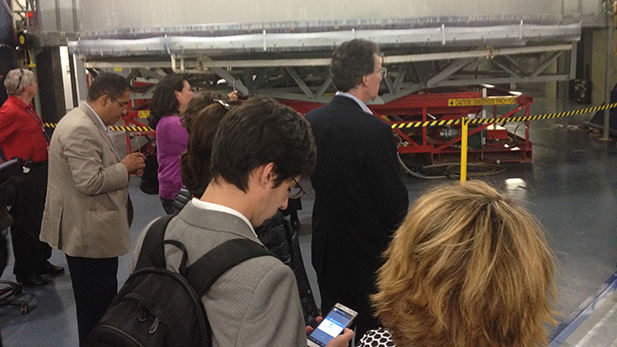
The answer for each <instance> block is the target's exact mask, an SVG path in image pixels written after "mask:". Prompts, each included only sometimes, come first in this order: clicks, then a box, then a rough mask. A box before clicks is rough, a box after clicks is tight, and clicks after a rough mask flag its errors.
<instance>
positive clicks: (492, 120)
mask: <svg viewBox="0 0 617 347" xmlns="http://www.w3.org/2000/svg"><path fill="white" fill-rule="evenodd" d="M615 107H617V103H612V104H608V105H603V106H596V107H589V108H584V109H580V110H574V111H566V112H558V113H548V114H540V115H536V116H521V117H506V118H475V119H469V121H468V124H492V123H511V122H529V121H533V120H541V119H552V118H561V117H570V116H576V115H579V114H583V113H591V112H598V111H602V110H606V109H607V108H615ZM461 122H462V120H461V119H460V118H459V119H449V120H430V121H424V122H423V121H420V122H400V123H395V124H392V129H409V128H422V127H434V126H444V125H457V124H461Z"/></svg>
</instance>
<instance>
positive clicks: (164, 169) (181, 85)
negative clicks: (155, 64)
mask: <svg viewBox="0 0 617 347" xmlns="http://www.w3.org/2000/svg"><path fill="white" fill-rule="evenodd" d="M191 99H193V91H192V90H191V85H190V84H189V82H188V81H187V80H186V79H184V78H183V77H182V76H180V75H176V74H169V75H167V76H165V77H164V78H163V79H162V80H161V81H160V82H159V83H158V84H157V85H156V87H155V88H154V94H153V95H152V100H151V101H150V118H149V121H150V127H151V128H155V129H156V150H157V159H158V164H159V168H158V179H159V196H160V198H161V203H162V204H163V209H165V212H167V213H171V209H172V205H173V200H174V198H175V197H176V194H178V192H179V191H180V188H181V187H182V179H181V177H180V155H181V154H182V152H184V150H185V149H186V146H187V143H188V137H189V136H188V133H187V131H186V129H185V128H184V127H183V126H182V121H181V120H180V115H181V114H182V113H183V112H184V111H185V110H186V108H187V107H188V105H189V102H190V101H191Z"/></svg>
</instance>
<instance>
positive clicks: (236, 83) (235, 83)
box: [202, 57, 249, 95]
mask: <svg viewBox="0 0 617 347" xmlns="http://www.w3.org/2000/svg"><path fill="white" fill-rule="evenodd" d="M202 59H204V62H206V63H209V62H212V61H213V60H212V59H210V58H209V57H202ZM210 70H212V71H213V72H215V73H216V74H217V75H219V76H221V78H223V79H225V80H226V81H227V83H229V84H230V85H233V86H235V88H236V89H237V90H238V92H240V94H244V95H248V94H249V90H248V88H247V87H246V86H245V85H244V84H243V83H242V81H241V80H239V79H237V78H235V77H234V76H233V75H232V74H230V73H229V72H227V70H225V69H222V68H220V67H212V68H210Z"/></svg>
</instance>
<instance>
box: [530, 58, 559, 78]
mask: <svg viewBox="0 0 617 347" xmlns="http://www.w3.org/2000/svg"><path fill="white" fill-rule="evenodd" d="M562 54H563V52H555V53H553V54H552V55H551V56H550V57H549V58H548V59H547V60H545V61H544V62H543V63H542V64H540V66H539V67H538V68H537V69H536V70H535V71H534V72H532V73H531V74H530V75H529V77H536V76H539V75H540V74H541V73H542V72H543V71H544V70H546V68H547V67H549V66H551V65H552V64H553V63H554V62H555V61H556V60H557V58H559V57H561V55H562Z"/></svg>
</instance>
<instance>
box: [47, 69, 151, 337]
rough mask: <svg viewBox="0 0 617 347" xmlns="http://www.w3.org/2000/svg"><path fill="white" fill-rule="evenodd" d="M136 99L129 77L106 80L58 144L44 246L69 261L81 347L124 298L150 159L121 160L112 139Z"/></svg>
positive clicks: (93, 89) (59, 130) (62, 125)
mask: <svg viewBox="0 0 617 347" xmlns="http://www.w3.org/2000/svg"><path fill="white" fill-rule="evenodd" d="M130 97H131V90H130V85H129V83H128V81H127V80H126V79H125V78H124V77H122V76H120V75H117V74H113V73H102V74H100V75H99V76H97V77H96V78H95V79H94V81H93V82H92V85H91V86H90V91H89V92H88V98H87V100H86V101H85V102H84V103H82V104H81V105H79V107H77V108H75V109H73V110H72V111H71V112H69V113H68V114H67V115H65V116H64V117H63V118H62V119H61V120H60V122H59V123H58V126H57V127H56V130H55V131H54V134H53V136H52V138H51V145H50V150H49V186H48V187H47V201H46V202H45V213H44V215H43V225H42V228H41V240H43V241H45V242H47V243H49V244H50V245H51V246H52V247H54V248H57V249H59V250H61V251H62V252H64V253H65V254H66V259H67V263H68V265H69V270H70V273H71V282H72V285H73V293H74V295H75V306H76V309H77V326H78V330H79V343H80V345H81V346H85V345H86V340H87V337H88V335H89V334H90V330H92V328H93V327H94V325H95V324H96V323H97V322H98V321H99V320H100V319H101V317H102V316H103V314H104V313H105V310H107V307H108V306H109V303H110V302H111V300H112V299H113V298H114V296H115V295H116V292H117V287H118V281H117V277H116V276H117V272H118V257H119V256H121V255H123V254H126V253H128V251H129V250H130V248H131V235H130V233H129V212H128V209H129V203H130V201H129V198H128V183H129V178H130V175H131V174H133V173H138V172H139V171H140V170H142V169H143V168H144V166H145V164H144V156H143V154H141V153H130V154H128V155H127V156H125V157H124V158H121V157H120V156H119V154H118V152H117V151H116V149H115V147H114V145H113V143H112V142H111V139H110V138H109V136H108V131H109V127H110V126H111V125H114V124H115V123H116V122H118V120H120V118H121V117H122V115H123V114H125V113H126V110H127V104H128V102H129V101H130Z"/></svg>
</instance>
